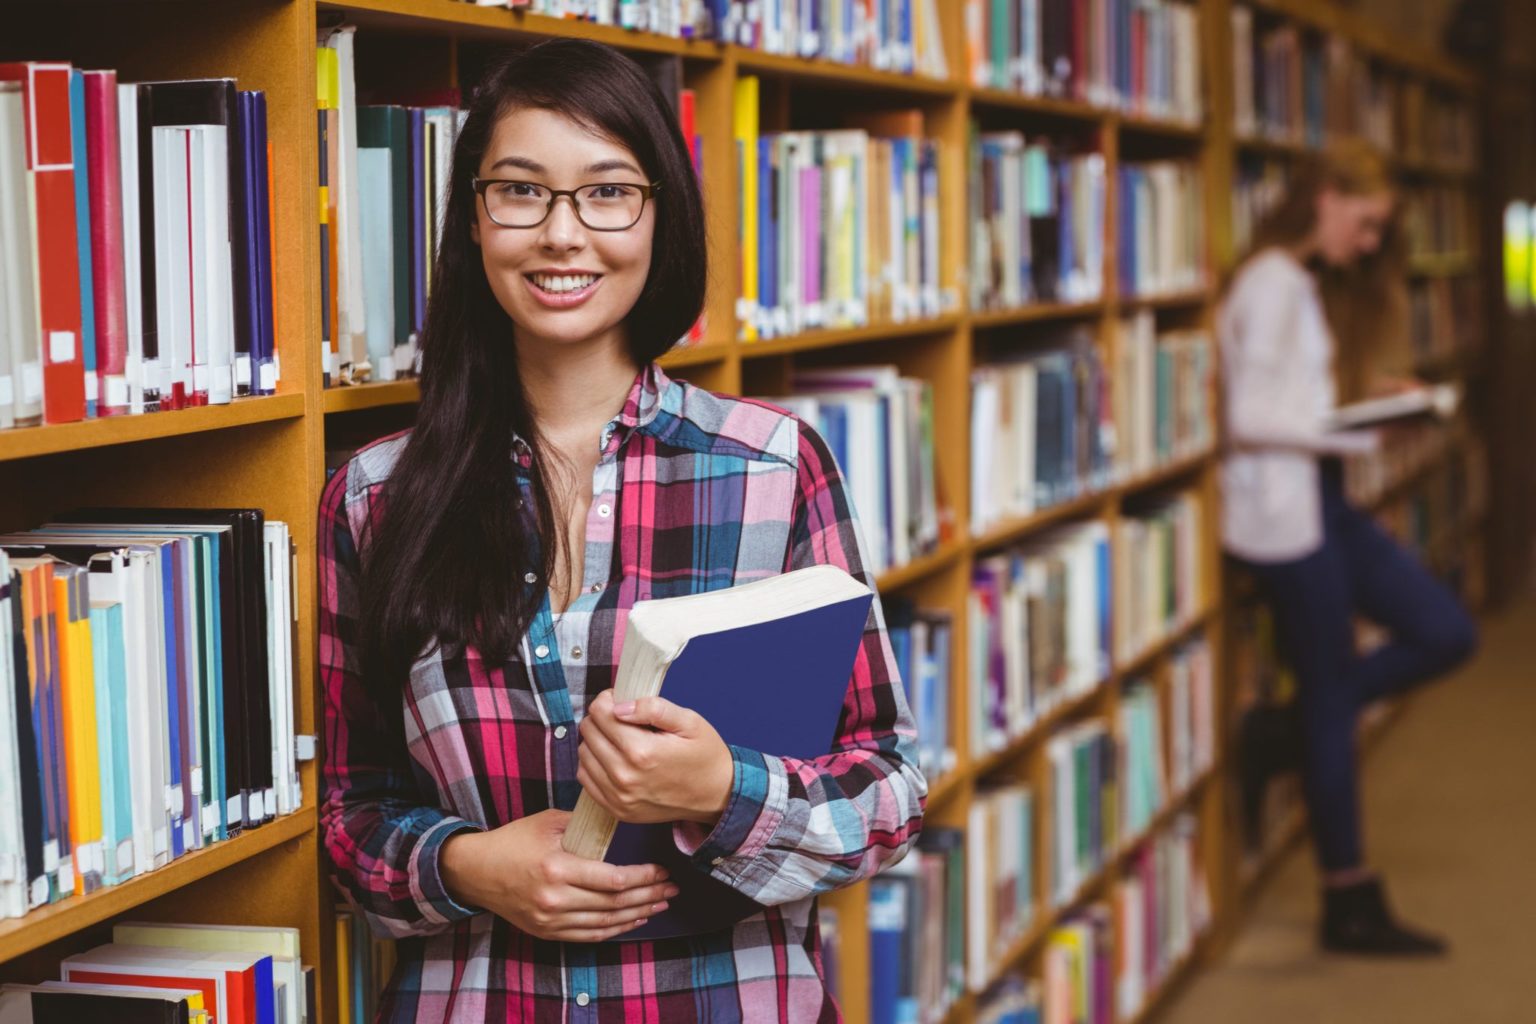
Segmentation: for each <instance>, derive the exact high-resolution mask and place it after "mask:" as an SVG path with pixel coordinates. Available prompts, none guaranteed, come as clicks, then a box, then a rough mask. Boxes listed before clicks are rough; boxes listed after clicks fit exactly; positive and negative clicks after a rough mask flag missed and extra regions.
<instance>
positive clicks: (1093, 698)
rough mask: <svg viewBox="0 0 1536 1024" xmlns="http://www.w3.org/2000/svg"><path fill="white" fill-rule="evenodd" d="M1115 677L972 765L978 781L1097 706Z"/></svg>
mask: <svg viewBox="0 0 1536 1024" xmlns="http://www.w3.org/2000/svg"><path fill="white" fill-rule="evenodd" d="M1111 679H1112V677H1111V676H1106V677H1105V678H1103V679H1101V680H1099V681H1098V682H1097V683H1095V684H1093V686H1092V687H1091V688H1090V689H1087V690H1084V691H1083V692H1082V693H1080V694H1077V695H1076V696H1074V697H1069V698H1067V699H1066V700H1064V701H1062V702H1061V703H1059V704H1057V705H1056V706H1055V707H1053V708H1051V710H1049V711H1047V712H1046V713H1045V714H1043V715H1041V716H1040V717H1039V718H1038V719H1036V720H1035V721H1034V722H1033V723H1032V724H1031V725H1030V726H1029V728H1027V729H1025V730H1024V731H1023V732H1021V733H1019V735H1017V736H1015V737H1014V738H1013V739H1011V740H1009V741H1008V744H1007V745H1006V746H1005V747H1003V748H1002V749H1001V750H994V751H992V752H991V753H989V754H985V755H983V756H982V757H980V758H977V759H975V760H973V761H972V762H971V774H972V775H974V776H975V777H976V778H977V779H978V780H980V779H985V778H986V777H988V776H989V775H992V774H993V773H994V772H996V771H997V770H998V769H999V768H1002V767H1004V766H1005V765H1008V764H1010V763H1012V762H1013V761H1015V760H1016V759H1017V758H1018V757H1019V755H1020V754H1022V753H1024V752H1025V751H1026V750H1028V749H1029V748H1031V747H1033V746H1035V744H1037V743H1039V742H1040V741H1041V740H1043V739H1045V738H1047V737H1048V736H1049V735H1050V734H1051V733H1052V732H1053V731H1054V730H1055V729H1056V727H1057V726H1059V725H1060V724H1061V723H1063V722H1065V721H1067V720H1068V719H1072V718H1076V717H1077V716H1078V715H1081V714H1083V713H1084V712H1085V711H1087V710H1089V709H1090V708H1092V707H1094V706H1095V705H1096V704H1098V703H1099V702H1100V701H1101V700H1103V699H1104V696H1105V695H1106V694H1107V693H1108V692H1109V689H1110V681H1111Z"/></svg>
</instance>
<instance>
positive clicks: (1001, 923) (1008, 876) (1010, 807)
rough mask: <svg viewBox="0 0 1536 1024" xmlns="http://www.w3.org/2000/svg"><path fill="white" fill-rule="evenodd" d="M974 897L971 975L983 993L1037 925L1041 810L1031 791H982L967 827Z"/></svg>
mask: <svg viewBox="0 0 1536 1024" xmlns="http://www.w3.org/2000/svg"><path fill="white" fill-rule="evenodd" d="M965 831H966V842H967V843H968V846H967V854H968V856H969V858H970V866H969V872H970V878H969V881H970V894H969V897H968V899H967V910H966V914H967V917H966V929H967V934H968V936H969V938H968V940H967V941H968V944H969V954H968V966H967V974H968V976H969V979H970V986H971V988H973V989H975V990H976V991H982V990H984V989H985V988H986V986H987V982H988V980H989V979H990V978H991V977H992V975H993V973H994V972H995V971H996V969H997V967H998V966H999V965H1000V964H1001V963H1002V960H1003V958H1004V957H1005V956H1006V955H1007V954H1008V952H1009V951H1010V949H1011V948H1012V947H1013V945H1014V943H1016V942H1017V941H1018V940H1019V939H1020V938H1022V937H1023V936H1024V934H1025V933H1026V932H1028V931H1029V929H1030V926H1031V925H1033V924H1034V922H1035V909H1036V908H1035V867H1034V864H1035V837H1036V834H1037V833H1036V826H1035V807H1034V797H1033V794H1032V793H1031V792H1030V789H1029V787H1028V786H1026V785H1024V784H1022V783H1018V782H1003V783H997V784H993V785H989V786H985V787H983V788H981V789H979V790H978V791H977V793H976V797H975V798H974V799H973V800H972V802H971V807H970V814H969V817H968V819H967V821H966V827H965Z"/></svg>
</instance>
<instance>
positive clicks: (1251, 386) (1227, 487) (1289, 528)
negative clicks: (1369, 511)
mask: <svg viewBox="0 0 1536 1024" xmlns="http://www.w3.org/2000/svg"><path fill="white" fill-rule="evenodd" d="M1217 330H1218V332H1219V335H1220V340H1221V357H1222V370H1223V382H1224V385H1225V389H1226V394H1225V398H1226V419H1227V437H1226V441H1227V450H1226V453H1225V455H1224V457H1223V459H1222V466H1221V475H1222V488H1223V494H1222V542H1223V545H1224V546H1225V547H1226V549H1227V550H1228V551H1230V552H1231V553H1232V554H1234V555H1237V556H1238V557H1240V558H1245V559H1247V560H1249V561H1253V562H1287V561H1292V560H1294V559H1298V558H1303V557H1305V556H1307V555H1309V554H1311V553H1312V552H1314V551H1316V550H1317V549H1318V548H1319V547H1321V546H1322V543H1323V515H1322V495H1321V492H1320V487H1319V482H1318V466H1317V457H1318V456H1319V455H1342V454H1348V453H1353V452H1366V451H1371V450H1372V449H1373V448H1374V447H1375V446H1376V443H1377V442H1376V438H1375V435H1374V434H1370V433H1361V432H1335V433H1330V432H1328V431H1327V430H1326V429H1325V428H1324V424H1325V422H1326V419H1327V416H1328V414H1329V413H1331V412H1332V411H1333V409H1334V407H1335V405H1336V403H1337V393H1336V389H1335V384H1334V373H1333V359H1334V343H1333V335H1332V333H1331V332H1330V330H1329V328H1328V320H1327V316H1326V315H1325V314H1324V311H1323V303H1322V299H1321V298H1320V296H1319V295H1318V291H1317V282H1316V280H1315V279H1314V278H1313V276H1312V275H1311V273H1309V272H1308V271H1307V269H1306V268H1305V267H1304V266H1302V265H1301V264H1300V263H1299V262H1298V261H1297V260H1296V258H1295V257H1294V256H1292V255H1291V254H1289V253H1288V252H1285V251H1284V250H1282V249H1266V250H1264V251H1263V252H1262V253H1259V254H1258V255H1256V256H1254V257H1253V258H1252V259H1250V260H1249V261H1248V262H1247V264H1245V265H1244V266H1243V268H1242V269H1241V270H1239V271H1238V273H1237V276H1236V277H1235V278H1234V279H1233V282H1232V286H1231V288H1230V289H1228V293H1227V297H1226V299H1225V300H1224V301H1223V303H1222V306H1221V310H1220V312H1219V313H1218V317H1217Z"/></svg>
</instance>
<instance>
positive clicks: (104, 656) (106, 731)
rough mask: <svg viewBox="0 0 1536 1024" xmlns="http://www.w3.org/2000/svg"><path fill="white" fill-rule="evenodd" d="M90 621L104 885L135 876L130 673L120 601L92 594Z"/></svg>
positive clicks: (102, 877)
mask: <svg viewBox="0 0 1536 1024" xmlns="http://www.w3.org/2000/svg"><path fill="white" fill-rule="evenodd" d="M90 621H91V659H92V662H93V664H94V668H95V686H96V751H97V763H98V765H99V766H100V772H101V838H102V847H103V853H104V854H105V857H104V860H103V866H102V873H101V879H102V883H103V884H104V885H116V884H117V883H119V882H121V881H123V880H125V879H127V878H130V877H132V876H133V789H132V776H131V774H130V771H129V765H128V706H127V702H126V697H127V690H128V675H127V657H126V652H125V649H124V647H123V642H124V640H123V606H122V604H121V602H118V601H110V602H108V601H98V600H93V601H92V602H91V620H90Z"/></svg>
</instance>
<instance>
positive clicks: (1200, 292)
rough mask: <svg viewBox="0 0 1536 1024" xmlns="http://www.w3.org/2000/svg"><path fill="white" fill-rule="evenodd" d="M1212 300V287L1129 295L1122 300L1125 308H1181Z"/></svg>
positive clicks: (1122, 305) (1121, 302)
mask: <svg viewBox="0 0 1536 1024" xmlns="http://www.w3.org/2000/svg"><path fill="white" fill-rule="evenodd" d="M1209 301H1211V289H1210V288H1208V287H1207V288H1193V289H1190V290H1189V291H1183V292H1169V293H1166V294H1163V295H1128V296H1125V297H1123V298H1121V300H1120V306H1121V308H1123V309H1179V308H1180V307H1183V306H1200V305H1204V304H1205V303H1207V302H1209Z"/></svg>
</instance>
